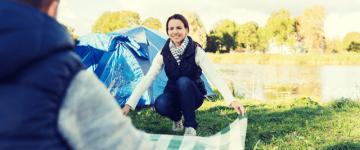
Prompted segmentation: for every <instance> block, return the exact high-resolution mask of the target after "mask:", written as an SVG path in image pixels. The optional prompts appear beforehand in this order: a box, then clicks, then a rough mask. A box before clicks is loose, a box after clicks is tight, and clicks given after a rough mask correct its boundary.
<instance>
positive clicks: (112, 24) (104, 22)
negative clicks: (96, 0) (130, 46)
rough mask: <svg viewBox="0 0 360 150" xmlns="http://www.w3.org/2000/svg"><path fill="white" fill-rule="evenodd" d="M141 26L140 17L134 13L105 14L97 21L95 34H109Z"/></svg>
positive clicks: (94, 29)
mask: <svg viewBox="0 0 360 150" xmlns="http://www.w3.org/2000/svg"><path fill="white" fill-rule="evenodd" d="M136 25H140V16H139V14H138V13H136V12H132V11H116V12H105V13H103V14H102V15H101V16H100V17H99V18H98V19H97V20H96V21H95V24H94V26H93V28H92V31H93V32H100V33H108V32H112V31H115V30H118V29H121V28H128V27H132V26H136Z"/></svg>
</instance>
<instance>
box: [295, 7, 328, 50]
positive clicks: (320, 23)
mask: <svg viewBox="0 0 360 150" xmlns="http://www.w3.org/2000/svg"><path fill="white" fill-rule="evenodd" d="M324 19H325V9H324V7H322V6H313V7H311V8H308V9H305V10H304V12H303V14H302V15H301V16H299V17H298V18H297V19H296V21H297V26H296V29H297V32H298V35H299V36H300V38H299V39H301V40H303V42H304V46H305V49H306V50H307V51H308V52H309V53H323V52H324V49H325V36H324Z"/></svg>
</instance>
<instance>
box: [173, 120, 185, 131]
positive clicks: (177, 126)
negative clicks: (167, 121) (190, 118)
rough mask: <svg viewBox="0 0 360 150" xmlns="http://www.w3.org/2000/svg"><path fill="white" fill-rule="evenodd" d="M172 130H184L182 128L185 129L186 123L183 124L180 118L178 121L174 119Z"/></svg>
mask: <svg viewBox="0 0 360 150" xmlns="http://www.w3.org/2000/svg"><path fill="white" fill-rule="evenodd" d="M172 130H173V131H182V130H184V125H183V122H182V119H180V120H179V121H177V122H175V121H173V126H172Z"/></svg>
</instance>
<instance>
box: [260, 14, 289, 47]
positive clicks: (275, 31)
mask: <svg viewBox="0 0 360 150" xmlns="http://www.w3.org/2000/svg"><path fill="white" fill-rule="evenodd" d="M265 30H267V32H269V34H270V37H272V38H273V39H274V40H275V42H276V43H277V44H278V45H288V46H294V44H295V20H294V19H293V18H292V16H291V14H290V12H289V11H288V10H286V9H281V10H279V11H277V12H274V13H272V14H271V16H270V18H269V19H268V20H267V23H266V26H265Z"/></svg>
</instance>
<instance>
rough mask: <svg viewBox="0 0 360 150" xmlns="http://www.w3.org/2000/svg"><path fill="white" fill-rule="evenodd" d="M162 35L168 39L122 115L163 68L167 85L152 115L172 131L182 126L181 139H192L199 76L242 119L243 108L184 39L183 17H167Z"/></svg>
mask: <svg viewBox="0 0 360 150" xmlns="http://www.w3.org/2000/svg"><path fill="white" fill-rule="evenodd" d="M166 33H167V35H168V36H169V39H168V40H167V41H166V43H165V45H164V47H163V48H162V50H161V51H159V52H158V53H157V55H156V56H155V58H154V60H153V62H152V65H151V67H150V69H149V71H148V72H147V74H146V75H145V77H144V78H143V79H142V80H141V81H140V82H139V83H138V85H137V86H136V88H135V89H134V91H133V93H132V94H131V96H130V97H129V99H128V101H127V102H126V104H125V106H124V108H123V112H124V114H125V115H127V114H128V113H129V111H130V110H134V109H135V107H136V105H137V103H138V101H139V99H140V97H141V95H142V94H143V93H144V92H145V91H146V90H147V89H148V88H149V86H150V85H151V84H152V82H153V81H154V79H155V77H156V75H157V74H158V73H159V72H160V71H161V69H162V68H164V70H165V73H166V76H167V77H168V81H167V84H166V86H165V89H164V92H163V94H161V95H160V96H159V97H157V98H156V100H155V104H154V105H155V110H156V112H158V113H159V114H160V115H163V116H165V117H168V118H170V119H171V120H172V121H173V128H172V129H173V130H174V131H181V130H183V129H184V126H185V132H184V135H190V136H196V128H197V127H198V123H197V122H196V116H195V110H196V109H197V108H199V107H200V106H201V105H202V103H203V101H204V98H205V95H206V89H205V86H204V82H203V81H202V80H201V78H200V76H201V74H202V72H204V74H205V75H206V77H207V78H208V79H210V81H211V82H212V83H213V84H214V85H215V86H216V87H217V88H218V89H219V91H220V93H221V94H222V95H223V96H224V99H225V101H226V102H227V104H228V105H229V106H231V107H233V108H234V109H235V110H236V112H237V113H239V114H240V115H244V114H245V108H244V107H243V106H242V105H241V104H240V103H239V102H238V101H236V100H235V98H234V96H233V95H232V93H231V92H230V90H229V88H228V87H227V86H226V84H225V82H224V81H223V80H222V79H221V78H219V77H218V75H217V73H216V72H215V70H214V67H213V65H212V64H211V62H210V60H209V59H208V58H207V56H206V53H205V52H204V50H203V49H202V48H201V46H200V45H199V44H198V43H196V42H195V41H193V39H192V38H191V37H190V36H188V34H189V25H188V22H187V20H186V19H185V17H184V16H182V15H181V14H174V15H172V16H170V17H169V18H168V20H167V22H166ZM182 117H183V118H184V123H183V120H182Z"/></svg>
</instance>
